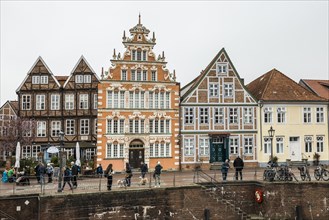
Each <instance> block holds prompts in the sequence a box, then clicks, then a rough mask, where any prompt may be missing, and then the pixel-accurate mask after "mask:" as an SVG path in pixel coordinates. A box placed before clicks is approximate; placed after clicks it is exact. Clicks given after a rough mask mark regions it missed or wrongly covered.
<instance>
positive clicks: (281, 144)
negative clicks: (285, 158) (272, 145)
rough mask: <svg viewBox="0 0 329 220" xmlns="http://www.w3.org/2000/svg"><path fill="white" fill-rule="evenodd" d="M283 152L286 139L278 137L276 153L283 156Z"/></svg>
mask: <svg viewBox="0 0 329 220" xmlns="http://www.w3.org/2000/svg"><path fill="white" fill-rule="evenodd" d="M283 150H284V138H283V137H276V153H277V154H283Z"/></svg>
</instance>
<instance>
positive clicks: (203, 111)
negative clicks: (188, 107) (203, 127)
mask: <svg viewBox="0 0 329 220" xmlns="http://www.w3.org/2000/svg"><path fill="white" fill-rule="evenodd" d="M200 124H208V108H200Z"/></svg>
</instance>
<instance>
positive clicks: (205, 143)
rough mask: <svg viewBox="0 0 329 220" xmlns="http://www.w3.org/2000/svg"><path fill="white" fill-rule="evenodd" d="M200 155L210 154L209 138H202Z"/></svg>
mask: <svg viewBox="0 0 329 220" xmlns="http://www.w3.org/2000/svg"><path fill="white" fill-rule="evenodd" d="M199 155H200V156H209V139H208V138H200V141H199Z"/></svg>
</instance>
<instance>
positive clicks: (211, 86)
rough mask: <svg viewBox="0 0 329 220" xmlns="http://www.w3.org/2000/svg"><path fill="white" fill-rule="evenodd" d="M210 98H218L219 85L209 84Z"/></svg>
mask: <svg viewBox="0 0 329 220" xmlns="http://www.w3.org/2000/svg"><path fill="white" fill-rule="evenodd" d="M209 97H218V84H213V83H211V84H209Z"/></svg>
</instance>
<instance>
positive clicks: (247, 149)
mask: <svg viewBox="0 0 329 220" xmlns="http://www.w3.org/2000/svg"><path fill="white" fill-rule="evenodd" d="M243 141H244V146H243V148H244V153H245V154H249V155H252V154H253V146H254V138H253V137H244V140H243Z"/></svg>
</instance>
